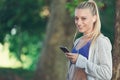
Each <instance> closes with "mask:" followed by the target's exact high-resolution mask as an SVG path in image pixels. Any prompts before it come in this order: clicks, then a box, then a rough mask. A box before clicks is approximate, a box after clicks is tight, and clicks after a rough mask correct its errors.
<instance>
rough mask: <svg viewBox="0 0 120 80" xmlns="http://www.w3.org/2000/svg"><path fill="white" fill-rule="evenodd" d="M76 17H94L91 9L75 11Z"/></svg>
mask: <svg viewBox="0 0 120 80" xmlns="http://www.w3.org/2000/svg"><path fill="white" fill-rule="evenodd" d="M75 16H79V17H80V16H92V13H91V11H90V9H88V8H87V9H75Z"/></svg>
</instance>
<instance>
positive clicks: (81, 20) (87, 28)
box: [75, 9, 96, 34]
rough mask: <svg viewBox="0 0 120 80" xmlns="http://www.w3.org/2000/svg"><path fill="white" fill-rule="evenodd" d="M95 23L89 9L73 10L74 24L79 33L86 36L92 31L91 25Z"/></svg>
mask: <svg viewBox="0 0 120 80" xmlns="http://www.w3.org/2000/svg"><path fill="white" fill-rule="evenodd" d="M95 21H96V16H93V15H92V13H91V11H90V9H76V10H75V24H76V26H77V28H78V30H79V32H81V33H84V34H88V33H91V32H92V31H93V24H94V22H95Z"/></svg>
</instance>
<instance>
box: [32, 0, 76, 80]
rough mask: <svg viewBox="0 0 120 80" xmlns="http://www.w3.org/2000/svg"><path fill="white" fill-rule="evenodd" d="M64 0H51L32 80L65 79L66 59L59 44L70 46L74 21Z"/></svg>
mask: <svg viewBox="0 0 120 80" xmlns="http://www.w3.org/2000/svg"><path fill="white" fill-rule="evenodd" d="M65 6H66V0H52V2H51V7H50V17H49V21H48V25H47V33H46V39H45V43H44V45H43V50H42V54H41V57H40V59H39V62H38V65H37V70H36V73H35V77H34V80H65V78H66V72H67V59H66V57H65V55H64V53H63V52H62V51H61V50H60V49H59V46H61V45H64V46H67V47H68V48H69V49H70V47H71V46H72V40H73V35H74V34H73V33H74V32H75V27H74V21H72V20H73V19H71V18H70V16H69V13H68V12H67V10H66V8H65Z"/></svg>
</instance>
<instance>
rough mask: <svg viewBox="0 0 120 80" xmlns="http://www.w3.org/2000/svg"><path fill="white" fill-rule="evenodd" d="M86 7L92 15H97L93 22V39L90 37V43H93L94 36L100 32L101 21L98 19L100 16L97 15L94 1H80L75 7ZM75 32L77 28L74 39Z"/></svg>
mask: <svg viewBox="0 0 120 80" xmlns="http://www.w3.org/2000/svg"><path fill="white" fill-rule="evenodd" d="M86 8H87V9H90V11H91V13H92V15H93V16H94V15H96V17H97V19H96V22H95V23H94V28H93V39H92V43H91V45H93V44H94V42H95V40H96V38H97V37H98V36H99V34H100V33H101V21H100V17H99V11H98V7H97V5H96V3H95V2H94V1H93V0H90V1H84V2H81V3H80V4H79V5H78V6H77V7H76V9H86ZM77 34H78V30H76V33H75V36H74V39H75V37H76V35H77Z"/></svg>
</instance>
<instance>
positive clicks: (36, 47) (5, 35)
mask: <svg viewBox="0 0 120 80" xmlns="http://www.w3.org/2000/svg"><path fill="white" fill-rule="evenodd" d="M44 5H45V3H44V0H9V1H8V0H0V36H1V37H0V42H2V43H4V42H6V41H7V42H9V43H10V53H12V54H14V55H15V56H16V57H17V59H18V60H20V61H21V62H22V64H23V67H25V68H26V69H31V70H34V69H35V65H36V62H37V60H38V56H39V53H40V50H41V47H42V46H41V43H42V40H43V38H44V36H43V35H44V33H45V26H46V22H47V18H46V17H45V18H42V16H40V12H41V11H42V8H43V6H44Z"/></svg>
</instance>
